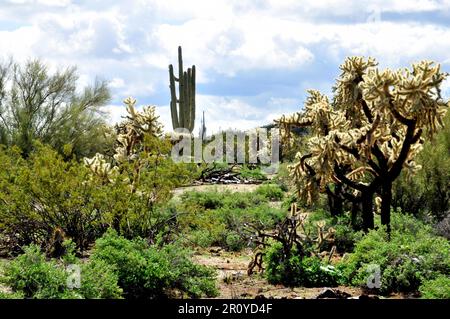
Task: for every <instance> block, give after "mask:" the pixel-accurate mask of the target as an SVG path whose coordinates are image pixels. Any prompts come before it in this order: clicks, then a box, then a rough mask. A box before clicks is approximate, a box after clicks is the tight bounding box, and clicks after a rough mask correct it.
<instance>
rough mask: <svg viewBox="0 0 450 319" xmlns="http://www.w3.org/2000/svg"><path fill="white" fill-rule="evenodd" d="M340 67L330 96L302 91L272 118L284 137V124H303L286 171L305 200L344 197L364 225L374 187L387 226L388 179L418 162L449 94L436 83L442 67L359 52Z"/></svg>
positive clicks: (368, 223)
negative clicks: (303, 140)
mask: <svg viewBox="0 0 450 319" xmlns="http://www.w3.org/2000/svg"><path fill="white" fill-rule="evenodd" d="M340 69H341V71H342V73H341V75H340V77H339V78H338V79H337V83H336V85H335V87H334V96H333V99H332V101H329V99H328V97H326V96H325V95H323V94H321V93H320V92H318V91H309V97H308V99H307V101H306V104H305V109H304V111H303V112H298V113H295V114H293V115H292V116H283V117H282V118H281V119H279V120H277V121H276V122H277V123H278V124H279V125H280V127H281V130H282V135H284V137H285V138H289V136H290V132H291V129H292V127H308V128H309V130H310V132H311V135H310V136H309V138H308V141H307V150H306V152H304V153H302V154H300V153H299V154H297V160H296V162H295V163H294V165H292V166H291V172H292V174H293V177H294V180H295V182H296V184H297V189H298V193H299V195H300V196H302V197H304V198H305V199H306V200H307V201H308V202H310V203H311V202H312V201H313V200H314V199H315V198H316V197H317V196H318V194H319V193H327V194H328V196H329V197H331V198H332V199H333V200H334V201H337V202H340V203H341V204H342V202H343V201H344V200H346V201H350V202H351V203H352V204H353V207H354V210H355V211H358V212H361V213H362V217H363V228H364V229H365V230H368V229H370V228H373V227H374V221H373V218H374V199H375V196H376V195H378V196H379V197H377V199H378V201H381V204H380V205H381V222H382V224H383V225H386V227H387V229H388V231H389V229H390V206H391V200H392V183H393V182H394V180H395V179H396V178H397V177H398V176H399V175H400V172H401V171H402V170H403V171H406V173H408V174H414V173H415V172H416V171H417V170H418V169H420V166H419V165H417V164H416V163H415V162H414V158H415V157H416V155H417V154H418V153H419V152H420V150H421V148H422V144H423V143H424V141H425V140H426V139H430V138H432V137H433V135H434V134H435V133H436V132H437V131H438V129H439V128H440V127H441V126H442V125H443V123H442V118H443V116H444V114H445V112H446V109H447V107H448V105H449V102H448V101H444V100H443V98H442V96H441V90H440V86H441V84H442V82H443V81H444V80H445V78H446V76H447V74H445V73H443V72H441V71H440V66H439V65H436V64H434V63H433V62H430V61H422V62H420V63H416V64H413V65H412V68H411V69H399V70H396V71H393V70H390V69H385V70H380V69H378V68H377V63H376V62H375V60H374V59H372V58H368V59H364V58H362V57H351V58H348V59H347V60H346V61H345V62H344V64H343V65H341V67H340ZM334 208H335V209H337V210H342V205H337V206H335V207H334ZM337 213H340V212H339V211H338V212H337Z"/></svg>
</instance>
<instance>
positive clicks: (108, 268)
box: [76, 259, 123, 299]
mask: <svg viewBox="0 0 450 319" xmlns="http://www.w3.org/2000/svg"><path fill="white" fill-rule="evenodd" d="M80 274H81V280H80V281H81V287H80V288H79V289H76V291H77V292H78V293H79V294H80V295H81V296H83V298H86V299H121V298H122V294H123V290H122V288H120V287H119V284H118V282H119V278H118V276H117V273H116V272H115V268H114V266H112V265H109V264H107V263H106V262H104V261H102V260H95V259H94V260H90V261H88V262H87V263H84V264H82V265H81V273H80Z"/></svg>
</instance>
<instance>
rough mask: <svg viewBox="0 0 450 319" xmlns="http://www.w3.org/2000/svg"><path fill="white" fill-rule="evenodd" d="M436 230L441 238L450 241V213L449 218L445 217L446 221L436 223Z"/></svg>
mask: <svg viewBox="0 0 450 319" xmlns="http://www.w3.org/2000/svg"><path fill="white" fill-rule="evenodd" d="M434 229H435V230H436V233H437V234H438V235H439V236H442V237H445V238H447V239H448V240H450V212H449V213H447V216H446V217H444V219H442V220H441V221H440V222H438V223H436V225H435V226H434Z"/></svg>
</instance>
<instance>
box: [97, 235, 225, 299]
mask: <svg viewBox="0 0 450 319" xmlns="http://www.w3.org/2000/svg"><path fill="white" fill-rule="evenodd" d="M92 258H93V260H101V261H104V262H106V263H107V264H109V265H113V266H114V267H115V269H116V273H117V276H118V278H119V284H120V286H121V287H122V288H123V290H124V293H125V296H126V297H127V298H160V297H163V296H165V295H168V294H170V293H171V292H172V291H173V290H174V289H177V290H180V291H181V292H183V293H185V294H187V295H188V296H190V297H201V296H204V295H206V296H214V295H215V294H216V288H215V283H214V273H213V271H212V270H210V269H209V268H207V267H204V266H200V265H196V264H194V263H193V262H192V261H191V259H190V255H189V253H188V252H187V251H186V250H184V249H182V248H180V247H178V246H177V245H175V244H169V245H165V246H163V247H161V248H159V247H156V246H149V245H147V243H146V242H145V241H144V240H142V239H139V238H136V239H134V240H127V239H125V238H124V237H121V236H119V235H117V233H116V232H114V231H112V230H110V231H108V232H107V233H106V234H105V235H104V236H103V237H102V238H100V239H98V240H97V241H96V245H95V249H94V251H93V254H92Z"/></svg>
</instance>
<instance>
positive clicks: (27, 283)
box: [1, 245, 77, 299]
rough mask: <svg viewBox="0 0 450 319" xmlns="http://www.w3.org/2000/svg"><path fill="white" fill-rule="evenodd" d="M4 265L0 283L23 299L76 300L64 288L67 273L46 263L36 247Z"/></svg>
mask: <svg viewBox="0 0 450 319" xmlns="http://www.w3.org/2000/svg"><path fill="white" fill-rule="evenodd" d="M24 251H25V253H24V254H23V255H20V256H19V257H17V258H16V259H14V260H13V261H11V262H10V263H9V264H7V265H5V267H4V271H3V276H2V278H1V281H2V282H3V283H4V284H6V285H7V286H9V287H10V288H11V289H12V290H13V291H14V292H18V293H22V294H23V296H24V297H25V298H38V299H40V298H45V299H53V298H57V299H60V298H76V297H77V296H76V294H74V293H73V292H72V291H69V290H68V289H67V286H66V280H67V273H65V271H64V270H63V269H62V268H61V267H59V266H58V265H57V264H56V263H55V262H54V261H46V259H45V255H44V254H43V253H42V252H41V251H40V249H39V247H38V246H35V245H31V246H29V247H26V248H24Z"/></svg>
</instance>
